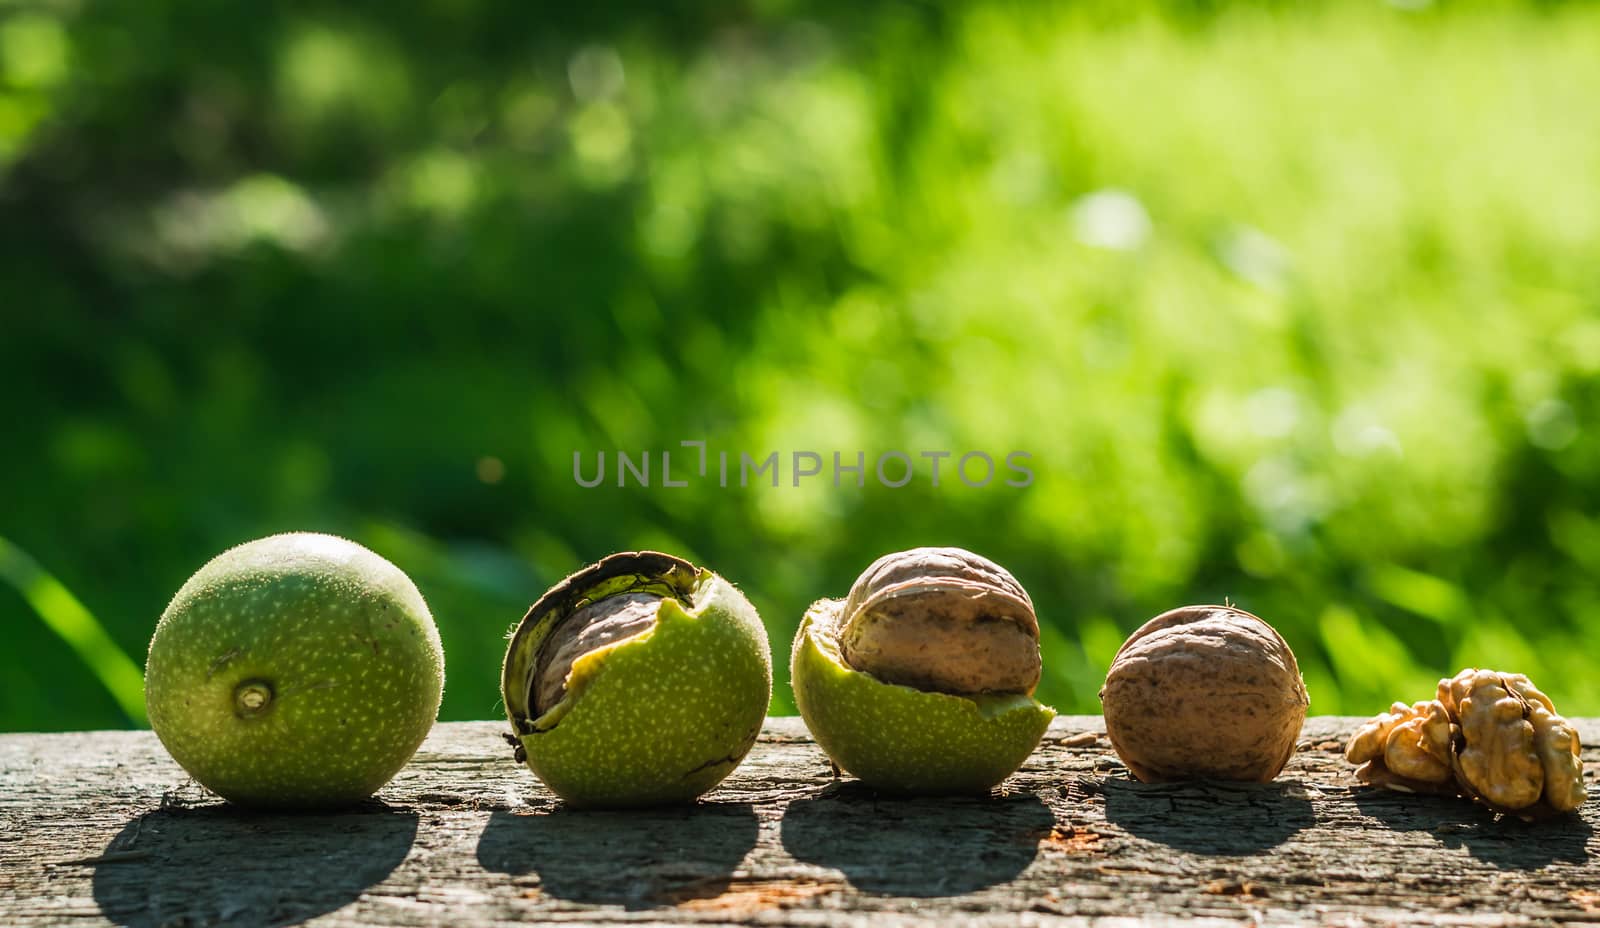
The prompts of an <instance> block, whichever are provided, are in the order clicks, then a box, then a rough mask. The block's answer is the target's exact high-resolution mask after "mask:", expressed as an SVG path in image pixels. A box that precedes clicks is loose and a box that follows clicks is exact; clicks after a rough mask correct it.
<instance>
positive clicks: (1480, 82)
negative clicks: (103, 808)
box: [0, 0, 1600, 730]
mask: <svg viewBox="0 0 1600 928" xmlns="http://www.w3.org/2000/svg"><path fill="white" fill-rule="evenodd" d="M581 6H582V5H569V7H567V8H562V9H561V11H559V12H555V13H551V12H543V11H541V12H540V13H539V14H538V15H537V16H535V15H532V14H530V13H526V12H523V11H522V9H521V8H520V7H518V6H516V5H497V4H490V3H487V2H481V0H432V2H426V3H421V4H414V5H407V6H405V7H403V8H395V7H393V6H391V5H388V4H377V3H359V2H353V3H344V4H338V5H327V6H322V7H319V6H316V5H306V4H265V5H256V6H252V7H251V9H250V12H249V13H248V15H245V14H243V13H242V12H241V11H240V9H239V8H238V7H234V6H229V5H215V4H199V3H192V2H183V3H177V2H154V0H152V2H148V3H139V4H119V3H86V2H81V0H54V2H37V3H17V2H15V0H13V2H10V3H5V4H0V326H3V329H0V427H3V428H4V437H5V444H4V447H5V450H6V453H5V454H4V455H0V485H3V487H4V491H3V495H0V499H3V503H4V505H3V507H0V536H3V537H5V538H7V539H9V540H10V541H11V542H12V543H14V544H15V545H16V546H17V548H18V549H19V550H12V548H10V547H9V546H7V547H6V548H4V549H0V550H3V553H4V555H5V566H6V570H5V571H4V572H3V573H4V575H5V577H6V579H8V580H10V581H11V582H12V586H14V587H15V588H16V590H17V592H15V593H13V592H11V591H10V590H6V589H0V622H3V623H4V626H3V627H4V629H5V632H6V636H7V638H8V640H9V646H8V647H7V648H5V649H0V674H3V677H4V680H5V684H4V687H3V689H0V692H3V693H4V702H3V703H0V728H4V729H13V730H15V729H59V728H87V727H98V726H119V725H127V724H131V723H132V722H131V719H132V717H133V716H134V715H135V714H136V709H137V706H136V705H134V706H132V707H130V708H128V709H127V711H124V710H123V709H121V708H119V702H118V697H119V696H120V697H121V698H122V700H123V703H127V702H128V693H129V687H130V683H129V679H128V675H127V671H128V669H129V665H128V664H127V663H126V662H125V661H124V662H121V663H120V664H119V662H118V659H117V657H116V655H115V650H114V649H112V650H110V651H108V650H107V642H108V641H114V643H115V644H116V645H118V646H120V648H121V650H122V651H124V652H126V654H127V655H129V656H131V657H132V658H133V659H134V660H135V661H138V660H140V659H142V656H143V653H144V648H145V644H146V642H147V640H148V637H149V634H150V631H151V629H152V627H153V625H154V622H155V619H156V617H157V616H158V615H159V613H160V611H161V609H162V608H163V607H164V605H165V603H166V600H167V598H168V597H169V596H170V595H171V593H172V592H173V591H174V590H176V589H177V587H178V586H179V585H180V584H181V583H182V582H183V580H184V579H185V578H186V577H187V576H188V575H189V574H190V573H191V572H192V571H194V570H195V569H196V568H198V567H199V566H200V564H201V563H203V562H204V561H205V560H206V559H207V558H209V557H210V556H212V555H213V554H215V553H217V552H218V551H220V550H222V549H223V548H225V547H227V546H229V545H231V544H234V543H237V542H240V541H244V540H247V539H249V538H252V537H256V536H260V535H264V534H268V533H270V532H275V531H281V530H287V529H317V530H325V531H331V532H336V533H340V534H344V535H347V536H350V537H352V538H355V539H357V540H359V541H361V542H363V543H364V544H366V545H368V546H370V547H372V548H374V549H375V550H377V551H379V552H380V553H382V554H384V555H385V556H387V557H389V558H390V559H392V560H393V561H395V562H396V563H397V564H399V565H400V566H401V567H403V568H404V569H406V570H407V571H409V572H410V573H411V574H412V576H413V577H414V578H415V579H416V581H417V582H418V584H419V586H420V587H421V588H422V590H423V592H424V593H425V595H426V596H427V597H428V599H429V601H430V603H431V604H432V606H433V608H434V611H435V614H436V615H437V617H438V620H439V624H440V628H441V632H442V634H443V638H444V644H445V649H446V652H447V655H448V673H449V683H448V686H447V688H446V693H445V706H444V710H443V715H444V717H445V718H450V719H463V718H487V717H494V716H495V715H497V713H498V706H497V703H498V694H497V670H498V664H499V660H500V656H501V653H502V647H503V634H504V633H505V631H506V630H507V628H509V627H510V626H511V624H512V623H514V622H515V620H516V619H517V618H518V617H519V616H520V615H521V613H522V611H523V610H524V608H525V607H526V606H527V605H528V603H529V602H531V601H532V600H533V599H534V598H535V597H537V595H538V594H539V593H540V592H541V591H543V590H544V589H545V587H546V586H547V585H549V584H550V583H551V582H553V581H554V580H556V579H557V578H559V577H560V576H562V575H563V574H564V573H566V572H567V571H569V570H571V569H573V568H575V567H577V566H579V565H580V564H582V563H584V562H586V561H589V560H592V559H594V558H597V557H599V556H601V555H604V554H606V553H608V552H611V551H614V550H618V549H626V548H638V547H653V548H661V549H664V550H668V551H673V552H676V553H680V554H683V555H685V556H688V557H690V558H692V559H695V560H697V561H700V562H703V563H705V564H708V565H711V566H714V567H715V568H716V569H717V570H719V571H720V572H722V573H723V574H724V575H726V576H727V577H729V578H730V579H732V580H733V581H734V582H736V583H738V584H740V585H741V586H742V587H743V588H744V589H745V590H746V591H747V592H748V593H749V594H750V596H751V598H752V599H753V600H754V601H755V603H756V604H757V606H758V607H759V608H760V610H761V612H762V614H763V615H764V616H765V617H766V619H767V621H768V622H769V623H770V627H771V630H772V633H773V640H774V645H775V650H776V652H777V653H776V656H777V659H778V661H779V662H780V663H782V662H784V661H785V660H786V658H787V654H788V640H789V636H790V635H791V634H792V632H793V629H794V627H795V624H796V622H797V620H798V618H799V616H800V614H801V611H802V610H803V609H804V607H805V606H806V605H807V603H808V602H810V601H811V600H813V599H815V598H817V597H820V596H824V595H834V596H838V595H843V593H844V592H845V591H846V590H847V589H848V587H849V584H850V582H851V580H852V579H853V577H854V576H855V574H856V573H857V572H858V571H859V570H860V569H861V568H862V567H863V566H865V565H866V563H867V562H868V561H870V560H871V559H872V558H874V557H875V556H877V555H879V554H881V553H883V552H885V551H888V550H892V549H896V548H900V547H908V546H913V545H919V544H956V545H962V546H966V547H969V548H973V549H975V550H977V551H980V552H982V553H985V554H987V555H989V556H991V557H993V558H995V559H996V560H998V561H1000V562H1002V563H1004V564H1006V565H1007V566H1009V567H1010V568H1011V569H1012V570H1013V571H1014V572H1015V573H1016V574H1017V575H1018V577H1019V578H1020V579H1021V580H1022V581H1023V583H1024V584H1025V585H1026V586H1027V588H1028V589H1029V591H1030V592H1031V593H1032V594H1033V596H1034V599H1035V601H1036V604H1037V606H1038V609H1039V612H1040V616H1041V619H1042V620H1043V622H1044V625H1045V629H1044V648H1045V652H1046V654H1045V663H1046V674H1045V679H1044V682H1043V684H1042V686H1041V695H1042V697H1043V698H1045V699H1046V700H1047V701H1049V702H1052V703H1054V704H1055V705H1056V706H1057V707H1058V708H1060V709H1062V710H1064V711H1079V712H1082V711H1095V710H1096V708H1097V703H1096V699H1095V693H1096V690H1097V689H1098V686H1099V683H1100V680H1101V678H1102V675H1103V673H1104V671H1105V668H1106V666H1107V665H1108V663H1109V661H1110V658H1111V656H1112V654H1113V653H1114V652H1115V650H1116V648H1117V646H1118V644H1119V643H1120V641H1121V640H1122V638H1123V637H1124V635H1125V634H1126V633H1127V632H1128V631H1130V630H1131V629H1133V628H1134V627H1136V626H1137V625H1138V624H1139V623H1140V622H1142V621H1143V620H1144V619H1146V618H1148V617H1149V616H1151V615H1153V614H1155V613H1156V612H1159V611H1161V610H1163V609H1165V608H1167V607H1170V606H1173V605H1177V604H1180V603H1185V602H1193V601H1220V600H1222V599H1223V598H1224V597H1228V598H1231V599H1232V600H1233V601H1234V602H1236V603H1239V604H1241V605H1242V606H1244V607H1245V608H1248V609H1250V610H1252V611H1254V612H1257V613H1259V614H1261V615H1263V616H1265V617H1267V618H1268V619H1269V620H1271V621H1273V622H1274V623H1275V624H1276V625H1277V626H1278V627H1279V628H1280V629H1281V630H1282V631H1283V633H1284V634H1285V636H1286V637H1287V638H1288V639H1289V641H1290V642H1291V644H1292V645H1293V646H1294V648H1295V650H1296V652H1297V653H1298V654H1299V656H1300V658H1301V662H1302V667H1303V669H1304V671H1305V675H1306V678H1307V682H1308V685H1309V687H1310V690H1311V693H1312V711H1314V712H1318V713H1335V712H1348V713H1370V712H1374V711H1377V710H1379V709H1380V708H1382V707H1383V706H1385V705H1386V704H1387V703H1388V702H1389V701H1390V700H1392V699H1394V698H1403V699H1407V700H1410V699H1415V698H1420V697H1422V696H1424V695H1426V694H1427V693H1428V692H1430V689H1431V685H1432V682H1433V681H1434V680H1435V679H1436V678H1438V677H1439V676H1441V675H1446V674H1449V673H1451V672H1453V671H1455V670H1456V669H1458V668H1459V667H1461V666H1463V665H1468V664H1488V665H1496V666H1504V667H1505V668H1507V669H1516V670H1521V671H1526V672H1528V673H1529V674H1530V675H1532V676H1533V677H1534V679H1535V680H1536V681H1537V682H1538V683H1539V684H1540V685H1541V686H1542V687H1543V688H1544V689H1545V690H1546V691H1547V692H1549V693H1550V694H1551V695H1552V696H1553V697H1554V698H1555V699H1556V701H1557V703H1558V704H1559V705H1560V706H1561V707H1562V708H1563V709H1564V710H1566V711H1568V712H1571V713H1574V714H1596V713H1600V675H1597V674H1596V673H1595V672H1594V671H1593V661H1594V658H1595V656H1596V654H1597V653H1600V648H1597V646H1596V643H1597V642H1600V588H1597V586H1596V583H1595V576H1596V572H1597V571H1600V513H1597V512H1596V510H1595V501H1596V500H1600V441H1597V440H1596V436H1595V434H1594V428H1595V423H1596V422H1600V263H1597V262H1596V261H1595V255H1596V254H1600V209H1597V208H1596V206H1597V204H1600V177H1597V175H1596V173H1595V172H1596V166H1597V165H1600V107H1597V106H1595V105H1594V101H1595V100H1596V99H1597V98H1600V55H1596V54H1595V53H1594V51H1595V45H1594V40H1593V39H1594V36H1596V35H1600V8H1596V7H1594V6H1588V5H1563V4H1546V3H1527V4H1522V3H1481V4H1478V3H1450V4H1440V5H1439V6H1437V7H1431V6H1427V5H1425V4H1412V3H1408V4H1396V5H1392V6H1391V5H1384V4H1382V3H1376V2H1369V3H1346V2H1328V3H1309V4H1292V5H1282V6H1279V5H1265V6H1263V5H1256V4H1237V5H1234V4H1223V3H1201V2H1193V3H1180V2H1172V3H1167V4H1158V5H1152V4H1145V5H1138V4H1122V3H1114V2H1111V0H1105V2H1093V0H1090V2H1083V3H1076V4H1070V5H1062V6H1055V7H1047V6H1043V5H1034V4H1016V5H1013V4H1005V3H979V4H975V5H970V6H965V7H963V10H962V11H961V12H956V11H954V10H953V9H951V10H943V8H941V7H940V6H938V5H931V4H930V5H921V6H911V5H898V4H892V5H854V4H817V5H801V4H797V3H790V2H784V0H752V2H750V3H748V4H717V5H710V4H708V5H705V6H704V7H701V6H695V5H690V4H685V3H668V4H665V5H654V6H649V7H648V8H645V7H641V9H640V10H639V11H638V12H637V13H636V14H635V15H632V16H626V17H625V16H620V15H617V14H616V12H615V11H614V10H607V11H605V12H601V11H600V10H599V9H597V10H596V11H595V12H586V11H585V10H583V9H581V8H580V7H581ZM684 439H704V440H706V441H708V442H709V443H710V448H711V450H712V451H713V452H716V451H718V450H725V451H729V452H730V453H731V454H733V455H734V456H737V455H738V454H739V453H740V452H748V453H750V454H752V455H758V456H759V455H764V454H765V453H766V452H768V451H773V450H777V451H782V452H785V453H787V452H790V451H794V450H816V451H820V452H822V453H823V454H824V456H825V457H827V456H828V453H829V452H831V451H834V450H839V451H842V452H844V453H845V455H846V457H847V459H848V458H852V457H853V456H854V453H855V452H856V451H857V450H862V451H865V452H866V453H867V455H868V460H869V461H871V460H872V459H874V458H875V457H876V456H877V455H878V454H880V453H881V452H883V451H886V450H890V449H901V450H905V451H907V452H910V453H911V454H913V455H915V454H916V453H917V452H919V451H922V450H950V451H954V452H956V453H957V454H959V453H961V452H964V451H968V450H982V451H986V452H989V453H991V454H994V455H995V456H997V457H999V456H1002V455H1004V454H1005V453H1006V452H1008V451H1011V450H1025V451H1028V452H1031V453H1032V454H1033V460H1032V466H1033V469H1034V471H1035V473H1036V481H1035V483H1034V485H1033V486H1031V487H1029V488H1026V489H1021V490H1017V489H1012V488H1007V487H1004V486H1001V485H1000V484H999V482H998V481H997V482H996V483H995V484H992V485H990V486H988V487H985V488H982V489H975V488H971V487H967V486H964V485H962V484H961V483H960V482H959V481H957V480H953V479H950V477H949V475H948V473H947V474H946V478H945V479H944V480H943V481H942V482H941V485H940V486H939V487H937V488H935V487H933V486H931V483H930V481H929V480H927V479H926V472H925V469H924V475H923V476H922V477H921V478H920V479H918V480H914V481H913V482H912V483H911V484H910V485H908V486H906V487H904V488H901V489H891V488H887V487H884V486H881V485H878V484H877V483H876V481H873V480H870V479H869V481H868V485H867V486H866V487H865V488H862V489H858V488H856V487H854V486H852V485H850V482H849V479H848V478H847V480H846V481H845V486H843V487H841V488H837V489H836V488H834V487H833V486H832V482H831V479H827V478H818V479H813V480H811V481H809V482H808V483H807V484H806V485H804V486H802V487H800V488H798V489H796V488H793V487H791V486H789V485H787V472H786V473H785V481H786V482H785V485H783V486H780V487H779V488H776V489H774V488H772V487H769V486H760V487H749V488H744V489H738V488H728V489H721V488H719V487H717V486H716V485H715V482H714V481H692V482H691V484H690V486H688V487H686V488H681V489H670V488H663V487H661V486H659V481H658V482H657V485H655V486H652V487H650V488H641V487H628V488H618V487H616V486H615V484H614V482H612V481H608V483H607V484H606V485H603V486H601V487H597V488H595V489H583V488H580V487H578V486H577V485H576V484H575V482H574V480H573V475H572V454H573V452H574V451H579V450H581V451H584V452H585V453H586V454H587V455H588V460H590V461H592V455H593V453H594V452H597V451H607V452H613V451H616V450H618V449H621V450H626V451H628V452H630V453H633V454H637V453H638V452H641V451H645V450H650V451H655V452H659V451H661V450H667V449H678V442H679V441H680V440H684ZM685 459H686V460H687V456H686V458H685ZM23 552H27V553H26V554H24V553H23ZM30 555H31V557H30ZM34 559H36V560H37V563H35V561H34ZM39 565H42V570H41V568H40V566H39ZM46 571H47V572H46ZM51 575H54V577H56V578H58V579H59V580H60V584H54V581H53V580H50V579H49V578H50V577H51ZM41 577H42V578H44V579H42V580H41V579H40V578H41ZM19 578H20V579H19ZM40 584H43V585H42V586H41V585H40ZM62 584H64V587H65V589H62V588H61V585H62ZM67 589H70V590H71V591H73V593H70V594H69V593H66V592H65V590H67ZM41 591H46V592H44V593H41ZM73 594H76V597H77V599H78V600H81V601H82V606H78V605H76V602H75V601H74V599H73ZM35 606H38V611H37V612H36V611H35V608H34V607H35ZM83 606H86V607H87V610H85V609H84V608H83ZM52 610H54V614H52ZM90 613H92V614H93V615H94V616H98V619H99V624H98V625H96V624H95V622H94V621H93V620H92V619H89V618H88V616H89V615H90ZM63 617H65V618H63ZM41 619H42V620H41ZM86 621H87V623H88V624H87V625H85V622H86ZM101 628H103V629H104V632H105V633H107V634H109V639H106V638H105V637H104V636H103V635H101V634H100V632H99V629H101ZM58 633H59V634H58ZM119 668H120V669H119ZM97 671H98V672H99V675H100V677H99V679H101V680H104V681H105V683H104V685H102V683H101V682H99V681H98V680H97V676H96V672H97ZM785 676H786V675H784V674H782V673H780V680H779V686H778V688H777V691H776V695H775V698H774V705H773V709H774V711H776V712H788V711H791V710H792V703H791V701H790V696H789V692H788V689H787V686H786V683H785Z"/></svg>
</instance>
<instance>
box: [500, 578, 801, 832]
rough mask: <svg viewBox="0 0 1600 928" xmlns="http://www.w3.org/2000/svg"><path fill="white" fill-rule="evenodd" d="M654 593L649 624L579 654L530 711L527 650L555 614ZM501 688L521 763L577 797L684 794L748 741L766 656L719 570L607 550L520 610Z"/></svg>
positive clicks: (750, 611)
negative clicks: (558, 688)
mask: <svg viewBox="0 0 1600 928" xmlns="http://www.w3.org/2000/svg"><path fill="white" fill-rule="evenodd" d="M640 591H648V592H654V593H658V594H660V595H663V597H664V598H663V599H662V600H661V603H660V607H659V611H658V612H657V615H656V621H655V623H654V625H653V626H652V627H650V628H649V629H648V630H646V631H644V632H641V633H640V634H638V635H635V636H633V637H630V638H627V639H624V640H622V641H619V642H616V643H614V644H611V645H609V646H606V647H604V648H601V649H599V650H596V651H592V652H590V653H588V654H585V655H583V656H582V657H580V658H578V659H577V660H576V661H575V662H574V663H573V665H572V671H571V674H570V676H569V677H568V679H567V689H566V695H565V696H564V697H563V698H562V699H561V701H560V702H558V703H557V704H556V705H554V706H552V707H551V708H550V709H549V710H548V711H545V712H544V713H542V714H540V715H539V716H538V717H536V718H535V717H531V715H530V713H531V711H532V705H533V698H532V695H531V690H532V686H533V682H532V680H531V679H530V676H531V671H532V669H533V668H534V667H535V666H536V664H537V661H538V649H539V646H540V645H541V644H542V643H543V642H544V640H545V638H547V637H548V636H549V635H550V633H551V631H552V630H553V629H554V627H555V626H556V624H557V623H558V622H559V621H560V620H561V618H563V617H564V616H565V615H567V614H570V613H571V612H572V611H573V610H574V609H576V608H579V607H581V606H582V605H583V604H586V603H590V602H593V601H595V600H597V599H599V598H603V597H605V596H612V595H618V594H622V593H629V592H640ZM502 691H503V695H504V697H505V700H506V711H507V716H508V717H509V718H510V720H511V725H512V729H513V731H514V732H515V736H516V737H515V740H516V741H517V742H518V744H519V745H520V746H521V749H522V752H523V754H524V756H525V760H526V762H527V765H528V766H529V767H530V768H531V769H532V770H533V772H534V773H535V774H537V775H538V777H539V779H540V780H542V781H544V783H545V785H547V786H549V787H550V789H551V790H553V791H554V792H555V793H556V794H557V795H559V796H560V797H562V798H563V799H564V800H566V801H567V802H568V803H571V804H572V805H575V806H597V807H613V808H616V807H630V806H650V805H660V804H665V803H672V802H684V801H688V800H691V799H694V798H695V797H697V796H699V795H701V794H703V793H705V792H706V791H707V790H710V789H711V788H712V787H714V786H716V784H717V783H719V782H721V780H722V779H723V778H724V777H726V776H727V775H728V774H729V773H730V772H732V771H733V769H734V768H735V767H736V766H738V764H739V762H740V761H741V760H743V759H744V756H745V754H747V753H748V752H749V750H750V747H751V746H752V745H753V744H754V743H755V740H756V736H757V735H758V734H760V731H761V723H762V721H763V720H764V719H765V718H766V710H767V703H768V702H769V701H770V699H771V696H772V659H771V652H770V649H769V647H768V645H767V634H766V629H765V628H764V627H763V626H762V624H761V619H760V617H759V616H757V614H756V611H755V607H754V606H752V605H751V604H750V602H749V600H747V599H745V597H744V595H743V594H741V593H740V592H739V591H738V590H737V589H735V588H734V587H733V586H732V585H731V584H729V583H728V582H727V581H726V580H723V579H722V578H721V577H719V576H717V575H716V574H714V573H712V572H710V571H708V570H700V569H697V568H694V567H693V566H692V565H690V564H688V563H687V562H685V561H682V560H680V559H678V558H672V557H670V556H668V555H662V554H655V553H652V552H641V553H626V554H617V555H612V556H611V557H608V558H606V559H605V560H603V561H601V562H599V563H598V564H595V565H592V566H591V567H589V568H586V569H585V570H583V571H580V572H578V573H577V574H574V575H573V576H572V577H569V578H567V579H566V580H565V581H563V582H562V583H561V584H558V585H557V586H556V587H555V588H553V589H552V590H551V591H550V592H549V593H547V594H545V596H544V597H542V598H541V599H540V601H539V602H538V603H536V604H534V607H533V608H532V609H530V610H529V611H528V615H527V616H526V617H524V618H523V620H522V623H521V625H519V626H518V629H517V631H516V632H515V633H514V635H513V637H512V641H511V645H510V647H509V648H508V649H507V652H506V661H505V665H504V669H503V676H502Z"/></svg>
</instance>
